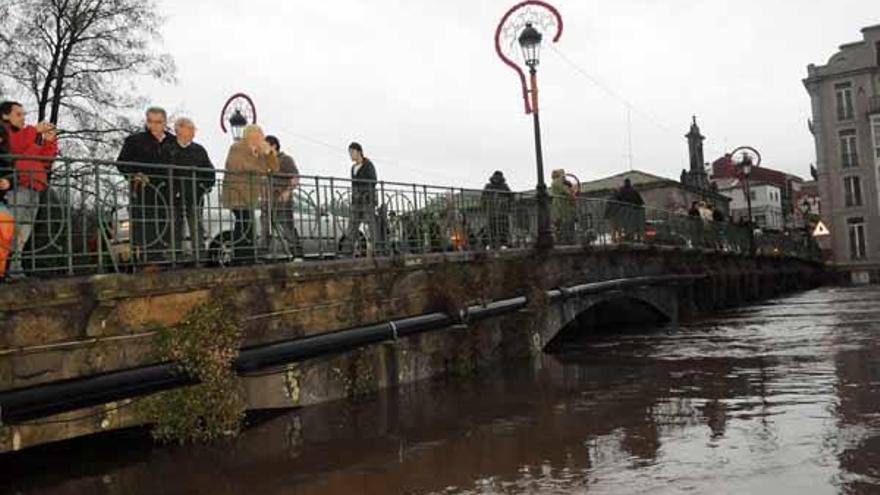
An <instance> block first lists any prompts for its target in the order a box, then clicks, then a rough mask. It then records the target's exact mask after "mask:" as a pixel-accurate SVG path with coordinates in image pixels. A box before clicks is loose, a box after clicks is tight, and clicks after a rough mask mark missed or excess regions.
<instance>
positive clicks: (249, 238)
mask: <svg viewBox="0 0 880 495" xmlns="http://www.w3.org/2000/svg"><path fill="white" fill-rule="evenodd" d="M279 170H280V167H279V164H278V156H277V154H276V153H275V150H274V149H272V146H270V145H269V143H268V142H266V135H265V134H263V129H262V128H261V127H259V126H256V125H249V126H247V127H245V128H244V129H243V130H242V131H241V140H240V141H238V142H236V143H235V144H233V145H232V147H230V148H229V153H228V154H227V155H226V173H225V175H224V176H223V189H222V191H221V195H220V202H221V204H222V205H223V206H224V207H226V208H229V209H230V210H232V214H233V215H234V216H235V229H234V232H233V237H234V238H235V239H234V241H233V242H234V243H235V259H236V261H237V262H238V263H247V262H248V261H256V260H257V259H258V258H259V253H258V250H257V247H256V240H257V233H256V227H255V225H254V217H255V214H254V212H255V210H256V209H257V208H259V207H260V204H261V200H262V199H263V198H264V197H265V195H266V193H267V191H266V185H267V178H268V176H269V175H270V174H276V173H278V171H279Z"/></svg>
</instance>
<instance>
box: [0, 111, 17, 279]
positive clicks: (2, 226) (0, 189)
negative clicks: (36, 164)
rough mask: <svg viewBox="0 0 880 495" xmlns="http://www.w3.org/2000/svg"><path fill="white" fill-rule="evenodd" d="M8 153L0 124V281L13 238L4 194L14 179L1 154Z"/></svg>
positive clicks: (13, 224)
mask: <svg viewBox="0 0 880 495" xmlns="http://www.w3.org/2000/svg"><path fill="white" fill-rule="evenodd" d="M8 154H9V139H8V137H7V132H6V126H3V125H0V282H3V281H4V280H5V279H6V262H7V261H8V260H9V255H10V253H12V243H13V241H14V240H15V217H13V216H12V210H10V209H9V207H8V205H7V204H6V194H7V193H8V192H9V190H10V189H12V184H13V181H14V180H15V177H14V174H13V169H12V161H11V160H9V159H7V158H5V157H4V156H3V155H8Z"/></svg>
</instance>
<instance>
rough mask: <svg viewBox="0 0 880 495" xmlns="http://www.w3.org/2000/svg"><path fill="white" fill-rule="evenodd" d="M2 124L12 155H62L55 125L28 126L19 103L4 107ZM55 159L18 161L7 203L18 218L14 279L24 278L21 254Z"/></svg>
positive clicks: (0, 115)
mask: <svg viewBox="0 0 880 495" xmlns="http://www.w3.org/2000/svg"><path fill="white" fill-rule="evenodd" d="M0 124H2V125H3V126H4V127H5V128H6V133H7V137H8V139H9V153H10V154H12V155H26V156H33V157H46V158H51V157H54V156H56V155H57V154H58V142H57V138H56V136H55V126H53V125H52V124H50V123H48V122H41V123H39V124H37V125H36V126H26V125H25V124H24V107H22V105H21V103H18V102H15V101H4V102H3V103H2V104H0ZM51 167H52V160H49V159H47V160H26V159H24V160H15V163H14V166H13V168H14V175H15V180H14V181H13V182H14V184H12V187H13V190H12V191H11V192H10V193H9V194H8V195H7V197H6V201H7V203H8V204H9V207H10V208H11V209H12V215H13V217H15V241H14V243H13V244H14V245H13V252H12V260H11V263H10V266H9V276H10V277H15V276H18V277H21V276H22V275H23V273H22V272H23V271H22V264H21V255H22V251H23V250H24V246H25V245H26V244H27V242H28V240H29V239H30V236H31V233H32V232H33V229H34V222H35V221H36V219H37V213H38V212H39V208H40V193H42V192H43V191H45V190H46V188H47V187H48V182H49V179H48V172H49V170H50V169H51Z"/></svg>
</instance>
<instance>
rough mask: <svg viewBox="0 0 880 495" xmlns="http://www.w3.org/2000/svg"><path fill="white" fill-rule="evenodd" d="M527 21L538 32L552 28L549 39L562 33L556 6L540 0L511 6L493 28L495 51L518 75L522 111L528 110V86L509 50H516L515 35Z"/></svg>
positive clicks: (521, 69) (516, 37)
mask: <svg viewBox="0 0 880 495" xmlns="http://www.w3.org/2000/svg"><path fill="white" fill-rule="evenodd" d="M527 23H530V24H532V25H533V26H535V27H536V28H538V29H539V30H541V31H545V32H550V29H555V34H554V35H553V38H552V41H553V43H556V42H558V41H559V38H560V37H561V36H562V15H560V14H559V11H558V10H556V7H554V6H552V5H550V4H549V3H547V2H543V1H541V0H525V1H523V2H520V3H518V4H516V5H514V6H513V7H512V8H511V9H510V10H508V11H507V13H506V14H504V17H502V18H501V22H499V23H498V28H496V29H495V52H496V53H498V57H499V58H500V59H501V61H502V62H504V63H505V64H506V65H507V66H508V67H510V68H511V69H513V70H514V71H515V72H516V73H517V75H518V76H519V82H520V85H521V86H522V96H523V103H524V104H525V109H526V114H531V113H532V104H531V102H530V101H529V88H528V85H527V83H526V73H525V71H524V70H523V67H522V66H521V65H520V64H517V63H516V62H514V61H513V57H514V55H513V54H512V53H510V50H511V49H514V50H519V48H520V47H519V46H518V39H519V34H520V32H521V31H522V30H523V28H525V25H526V24H527Z"/></svg>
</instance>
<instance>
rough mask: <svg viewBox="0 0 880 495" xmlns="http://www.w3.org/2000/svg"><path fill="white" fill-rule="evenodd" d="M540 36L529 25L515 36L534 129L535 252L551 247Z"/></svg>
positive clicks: (541, 38) (538, 32)
mask: <svg viewBox="0 0 880 495" xmlns="http://www.w3.org/2000/svg"><path fill="white" fill-rule="evenodd" d="M543 38H544V36H543V35H542V34H541V32H540V31H538V30H537V29H535V27H534V26H533V25H532V24H531V23H526V27H525V28H524V29H523V31H522V33H521V34H520V35H519V46H520V47H521V48H522V52H523V61H524V62H525V64H526V67H528V68H529V82H530V90H529V92H530V95H531V103H532V121H533V123H534V130H535V160H536V163H537V169H538V184H537V186H536V188H535V196H536V199H537V203H538V240H537V243H536V247H537V248H538V249H551V248H552V247H553V232H552V230H551V228H550V194H549V193H548V192H547V183H546V182H545V181H544V151H543V147H542V145H541V118H540V112H539V111H538V64H539V63H540V60H541V41H542V40H543Z"/></svg>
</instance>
